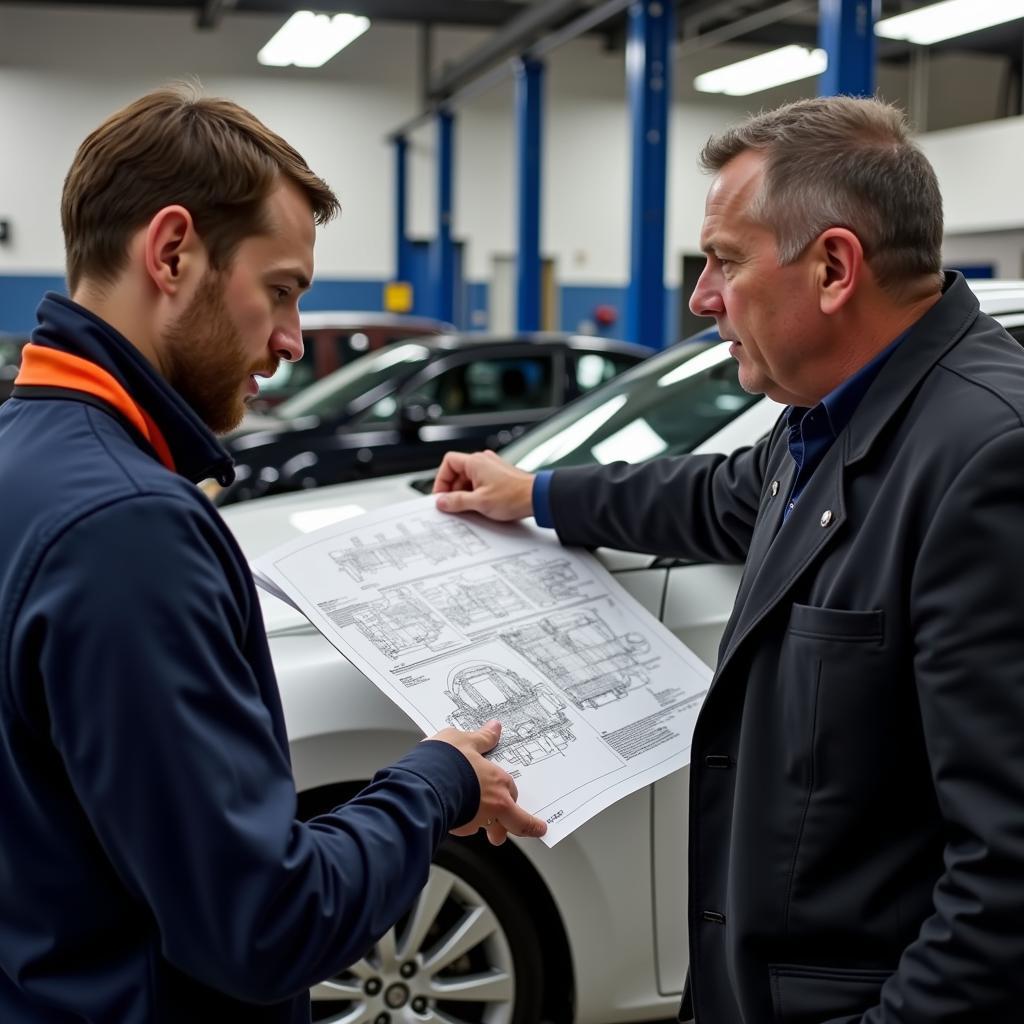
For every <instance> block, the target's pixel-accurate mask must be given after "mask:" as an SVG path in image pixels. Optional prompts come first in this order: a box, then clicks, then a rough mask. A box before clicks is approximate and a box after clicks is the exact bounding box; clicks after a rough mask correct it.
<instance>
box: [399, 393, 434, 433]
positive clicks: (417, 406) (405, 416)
mask: <svg viewBox="0 0 1024 1024" xmlns="http://www.w3.org/2000/svg"><path fill="white" fill-rule="evenodd" d="M440 415H441V407H440V406H439V405H438V404H437V403H436V402H432V401H430V399H429V398H426V397H424V396H422V395H410V396H409V397H408V399H406V401H404V402H403V403H402V406H401V408H400V409H399V411H398V424H399V429H400V430H401V432H402V436H403V437H406V438H413V439H415V438H417V437H419V433H420V427H422V426H424V425H425V424H427V423H432V422H433V421H434V420H436V419H437V418H438V417H439V416H440Z"/></svg>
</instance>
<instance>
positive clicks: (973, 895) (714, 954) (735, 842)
mask: <svg viewBox="0 0 1024 1024" xmlns="http://www.w3.org/2000/svg"><path fill="white" fill-rule="evenodd" d="M794 471H795V469H794V463H793V460H792V458H791V456H790V455H789V452H788V449H787V431H786V428H785V423H784V418H783V420H781V421H780V422H779V424H778V425H777V426H776V428H775V430H774V431H773V432H772V434H771V436H770V437H768V438H767V439H765V440H764V441H762V442H761V443H760V444H758V445H756V446H754V447H753V448H750V449H745V450H742V451H738V452H736V453H734V454H732V455H730V456H728V457H723V456H691V457H683V458H681V459H675V460H661V461H655V462H651V463H647V464H644V465H640V466H635V467H632V466H625V465H621V464H619V465H613V466H609V467H598V468H593V469H591V468H587V469H580V470H565V471H558V472H556V473H555V475H554V478H553V480H552V484H551V507H552V513H553V517H554V521H555V525H556V527H557V528H558V531H559V535H560V537H561V539H562V540H563V541H564V542H565V543H567V544H585V545H608V546H613V547H619V548H627V549H633V550H641V551H650V552H654V553H657V554H660V555H674V556H681V557H685V558H690V559H698V560H702V561H720V562H745V568H744V573H743V577H742V581H741V584H740V588H739V592H738V595H737V598H736V603H735V607H734V610H733V614H732V617H731V619H730V621H729V624H728V626H727V627H726V631H725V635H724V637H723V639H722V644H721V649H720V654H719V664H718V669H717V672H716V674H715V678H714V682H713V684H712V687H711V689H710V691H709V693H708V696H707V699H706V702H705V704H704V707H703V709H702V711H701V714H700V717H699V719H698V722H697V725H696V729H695V732H694V737H693V747H692V761H691V767H690V808H689V815H690V817H689V821H690V853H689V858H690V859H689V934H690V950H691V954H690V955H691V962H690V982H691V994H692V998H693V1007H694V1009H695V1011H696V1019H697V1024H770V1022H777V1024H822V1022H826V1021H827V1022H829V1024H838V1022H853V1021H858V1022H864V1024H869V1022H870V1024H883V1022H885V1024H896V1022H899V1024H926V1022H927V1024H953V1022H958V1024H995V1022H1000V1024H1011V1022H1013V1024H1016V1022H1019V1021H1020V1020H1021V1019H1022V1014H1024V1010H1022V1006H1024V826H1022V822H1024V351H1022V350H1021V348H1020V346H1019V345H1018V344H1017V343H1016V342H1014V341H1013V340H1012V339H1010V338H1009V337H1008V335H1007V334H1006V333H1005V332H1004V331H1003V330H1002V328H1001V327H1000V326H999V325H998V324H997V323H995V322H994V321H993V320H992V319H991V318H989V317H987V316H985V315H984V314H980V313H979V311H978V302H977V299H976V298H975V297H974V296H973V294H972V293H971V292H970V290H969V289H968V288H967V286H966V284H965V282H964V281H963V279H962V278H959V277H951V279H950V281H949V283H948V285H947V289H946V291H945V294H944V296H943V298H942V299H941V300H940V301H939V303H938V304H937V305H935V306H934V307H933V308H932V309H931V310H930V311H929V312H928V313H927V314H926V315H925V316H924V317H923V318H922V319H921V320H920V321H919V322H918V323H917V324H916V325H915V326H914V327H913V328H912V329H911V331H910V332H909V334H908V336H907V337H906V339H905V341H904V342H903V344H901V345H900V347H899V348H898V350H897V351H896V352H895V353H894V354H893V356H892V357H891V358H890V360H889V361H888V362H887V363H886V365H885V366H884V368H883V369H882V371H881V373H880V375H879V376H878V377H877V378H876V380H875V381H874V383H873V384H872V386H871V388H870V389H869V391H868V393H867V395H866V396H865V398H864V399H863V400H862V402H861V404H860V405H859V406H858V408H857V410H856V412H855V413H854V416H853V418H852V420H851V421H850V423H849V425H848V426H847V428H846V429H845V431H843V433H842V434H841V435H840V437H839V438H838V439H837V441H836V442H835V444H834V445H833V447H832V448H831V449H830V450H829V452H828V453H827V455H826V456H825V458H824V461H823V462H822V463H821V465H820V466H818V468H817V469H816V470H815V472H814V474H813V476H812V477H811V479H810V481H809V483H808V485H807V488H806V490H804V492H803V493H802V495H801V496H800V498H799V500H798V502H797V504H796V508H795V510H794V511H793V512H792V513H791V514H790V516H789V518H788V520H786V521H785V522H783V510H784V505H785V500H786V496H787V495H788V494H789V490H790V487H791V485H792V482H793V476H794ZM776 484H777V486H776Z"/></svg>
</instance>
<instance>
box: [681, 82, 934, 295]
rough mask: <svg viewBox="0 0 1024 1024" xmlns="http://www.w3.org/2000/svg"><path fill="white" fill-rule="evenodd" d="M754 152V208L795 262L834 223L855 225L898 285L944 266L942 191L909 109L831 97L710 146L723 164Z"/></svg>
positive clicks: (708, 166) (743, 126)
mask: <svg viewBox="0 0 1024 1024" xmlns="http://www.w3.org/2000/svg"><path fill="white" fill-rule="evenodd" d="M747 150H756V151H758V152H761V153H764V155H765V158H766V162H765V175H764V181H763V183H762V186H761V192H760V194H759V195H758V196H757V197H756V198H755V200H754V201H753V204H752V208H751V210H750V211H749V212H750V214H751V216H753V217H754V218H755V219H756V220H757V221H759V222H760V223H762V224H764V225H765V226H766V227H768V228H769V229H771V230H772V232H773V233H774V234H775V239H776V245H777V247H778V256H779V262H780V263H781V264H786V263H792V262H794V261H795V260H796V259H798V258H799V257H800V255H801V254H802V253H803V252H804V250H805V249H806V248H807V246H808V245H810V244H811V242H813V241H814V239H815V238H817V237H818V235H820V234H821V233H822V232H823V231H825V230H827V229H828V228H830V227H844V228H847V229H849V230H850V231H852V232H853V233H854V234H855V235H856V236H857V238H858V239H860V243H861V245H862V246H863V247H864V253H865V258H866V260H867V262H868V265H869V266H870V267H871V269H872V271H873V272H874V275H875V277H876V279H877V280H878V282H879V284H881V285H882V287H884V288H887V289H889V290H890V291H900V290H902V287H903V286H904V285H906V284H910V283H912V282H915V281H920V280H921V279H922V278H926V277H928V276H929V275H931V276H933V277H936V278H937V279H938V280H941V278H938V275H939V273H940V268H941V265H942V196H941V194H940V193H939V183H938V181H937V180H936V177H935V171H934V170H933V169H932V166H931V164H930V163H929V162H928V160H927V158H926V157H925V155H924V154H923V153H922V152H921V150H920V149H918V147H917V146H916V145H915V144H914V143H913V142H912V141H911V140H910V130H909V127H908V124H907V120H906V118H905V117H904V115H903V113H902V112H901V111H900V110H898V109H897V108H896V107H893V106H890V105H889V104H886V103H882V102H881V101H879V100H874V99H854V98H852V97H849V96H828V97H821V98H818V99H811V100H799V101H797V102H796V103H788V104H786V105H785V106H782V107H778V108H777V109H775V110H769V111H767V112H764V113H761V114H756V115H754V116H752V117H750V118H748V119H747V120H746V121H744V122H741V123H740V124H738V125H736V126H735V127H733V128H729V129H727V130H726V131H725V132H723V133H722V134H721V135H717V136H713V137H712V138H710V139H709V140H708V142H707V144H706V145H705V146H704V149H703V150H702V152H701V155H700V164H701V167H703V169H704V170H706V171H712V172H714V171H720V170H721V169H722V168H723V167H724V166H725V165H726V164H727V163H728V162H729V161H730V160H732V159H733V158H734V157H737V156H739V155H740V154H741V153H743V152H746V151H747Z"/></svg>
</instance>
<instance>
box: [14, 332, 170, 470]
mask: <svg viewBox="0 0 1024 1024" xmlns="http://www.w3.org/2000/svg"><path fill="white" fill-rule="evenodd" d="M14 384H15V386H18V385H26V386H28V387H46V388H67V389H69V390H71V391H82V392H84V393H85V394H88V395H93V396H95V397H96V398H99V399H100V400H102V401H104V402H106V403H107V405H110V406H112V407H113V408H114V409H116V410H117V411H118V412H119V413H120V414H121V415H122V416H124V418H125V419H126V420H128V422H129V423H131V425H132V426H133V427H135V429H136V430H137V431H138V432H139V433H140V434H141V435H142V436H143V437H144V438H145V439H146V440H147V441H148V442H149V443H150V445H152V447H153V450H154V451H155V452H156V453H157V455H158V456H159V458H160V461H161V462H162V463H163V464H164V465H165V466H166V467H167V468H168V469H169V470H171V472H174V471H175V468H174V457H173V456H172V455H171V449H170V446H169V445H168V444H167V439H166V438H165V437H164V435H163V432H162V431H161V430H160V428H159V427H158V426H157V425H156V422H155V421H154V420H153V418H152V417H151V416H150V415H149V414H148V413H147V412H146V411H145V409H143V408H142V407H141V406H140V405H139V404H138V403H137V402H136V401H135V400H134V399H133V398H132V397H131V395H129V394H128V392H127V391H126V390H125V389H124V387H123V386H122V384H121V383H120V381H118V380H117V378H115V377H114V376H112V375H111V374H109V373H107V371H106V370H104V369H103V367H102V366H97V365H96V364H95V363H92V362H90V361H89V360H88V359H82V358H81V356H76V355H72V354H71V353H70V352H61V351H60V350H59V349H55V348H48V347H47V346H45V345H36V344H34V343H32V342H30V343H29V344H27V345H26V346H25V347H24V348H23V349H22V350H21V369H20V371H19V372H18V376H17V378H15V381H14Z"/></svg>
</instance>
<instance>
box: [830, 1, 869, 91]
mask: <svg viewBox="0 0 1024 1024" xmlns="http://www.w3.org/2000/svg"><path fill="white" fill-rule="evenodd" d="M878 2H879V0H819V6H818V45H819V46H820V47H821V48H822V49H823V50H824V51H825V52H826V53H827V54H828V68H827V69H826V71H825V73H824V74H823V75H822V76H821V81H820V83H819V85H818V92H819V95H821V96H838V95H844V96H873V95H874V93H875V21H876V19H877V17H878Z"/></svg>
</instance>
